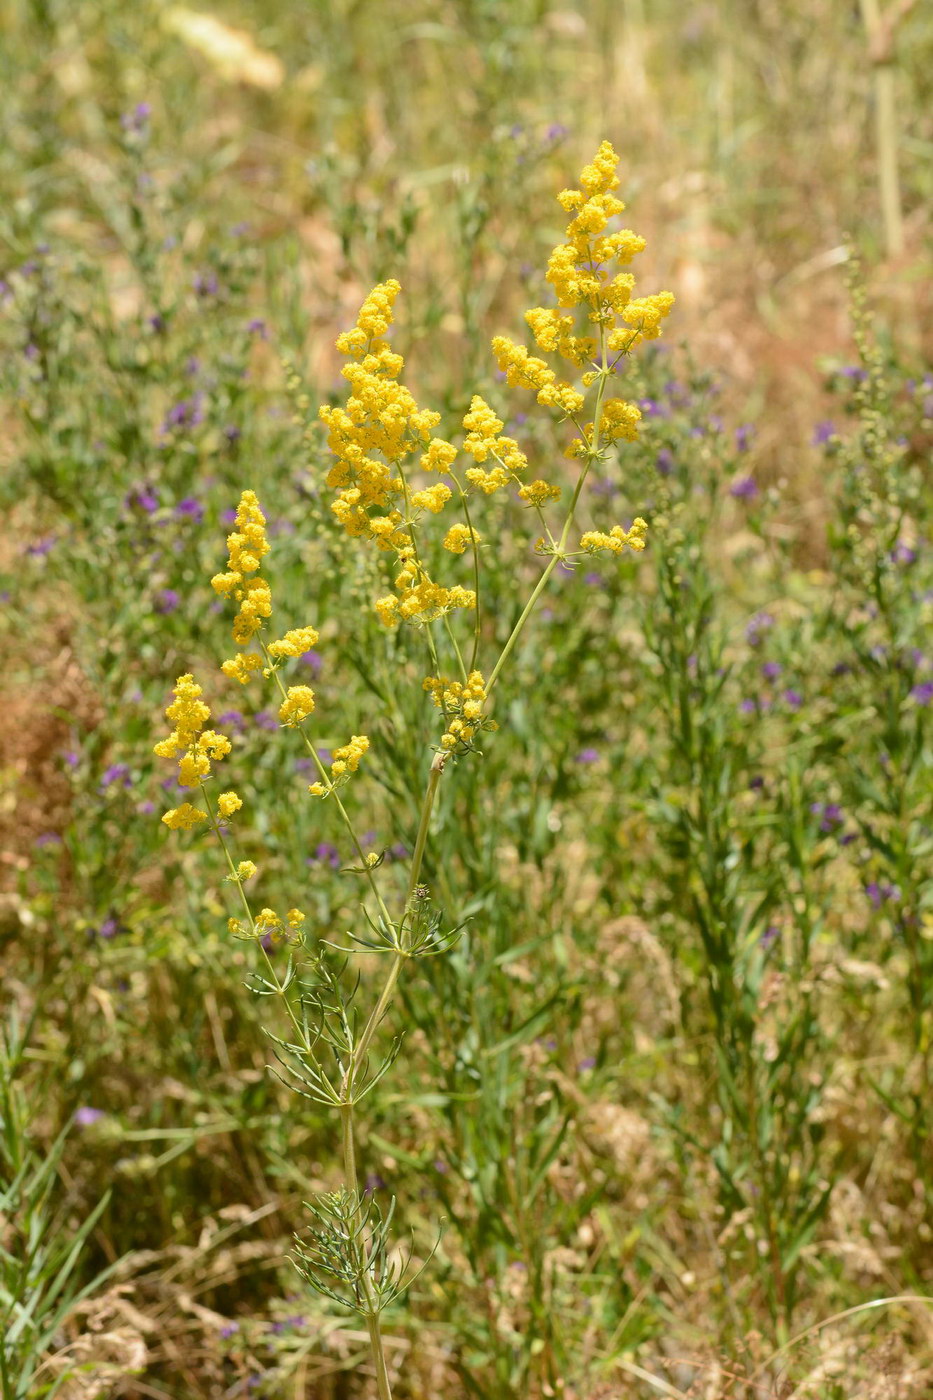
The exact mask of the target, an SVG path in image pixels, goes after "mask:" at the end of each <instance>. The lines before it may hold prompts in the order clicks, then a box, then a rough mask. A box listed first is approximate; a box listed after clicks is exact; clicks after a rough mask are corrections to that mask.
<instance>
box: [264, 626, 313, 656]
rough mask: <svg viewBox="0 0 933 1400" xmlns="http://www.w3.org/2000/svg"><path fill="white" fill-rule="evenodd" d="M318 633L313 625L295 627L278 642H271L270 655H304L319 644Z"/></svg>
mask: <svg viewBox="0 0 933 1400" xmlns="http://www.w3.org/2000/svg"><path fill="white" fill-rule="evenodd" d="M317 642H318V634H317V632H316V630H315V629H314V628H313V627H295V628H293V629H292V630H291V631H290V632H286V633H285V636H284V637H282V639H281V640H280V641H278V642H270V643H269V655H270V656H303V655H304V653H305V652H306V651H310V650H311V648H312V647H314V646H317Z"/></svg>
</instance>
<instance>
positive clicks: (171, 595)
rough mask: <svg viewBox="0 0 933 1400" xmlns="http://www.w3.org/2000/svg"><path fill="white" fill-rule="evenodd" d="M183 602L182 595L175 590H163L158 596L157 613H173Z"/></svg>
mask: <svg viewBox="0 0 933 1400" xmlns="http://www.w3.org/2000/svg"><path fill="white" fill-rule="evenodd" d="M180 602H181V594H180V593H178V592H177V591H176V590H175V589H174V588H162V589H160V590H159V592H158V593H157V594H156V604H155V608H156V612H160V613H172V612H174V611H175V609H176V608H177V607H178V605H179V603H180Z"/></svg>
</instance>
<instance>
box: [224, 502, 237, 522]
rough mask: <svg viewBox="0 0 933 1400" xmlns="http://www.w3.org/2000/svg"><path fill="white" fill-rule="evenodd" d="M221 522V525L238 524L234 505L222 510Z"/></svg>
mask: <svg viewBox="0 0 933 1400" xmlns="http://www.w3.org/2000/svg"><path fill="white" fill-rule="evenodd" d="M220 523H221V525H235V524H236V511H235V510H234V509H233V507H232V506H231V507H230V509H229V510H222V511H221V512H220Z"/></svg>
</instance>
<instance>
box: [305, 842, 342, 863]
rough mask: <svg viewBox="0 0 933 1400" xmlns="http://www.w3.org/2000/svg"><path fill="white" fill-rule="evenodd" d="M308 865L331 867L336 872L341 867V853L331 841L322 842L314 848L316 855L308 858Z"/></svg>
mask: <svg viewBox="0 0 933 1400" xmlns="http://www.w3.org/2000/svg"><path fill="white" fill-rule="evenodd" d="M306 863H307V864H308V865H329V866H330V867H331V869H332V870H336V869H337V868H338V866H339V865H340V852H339V851H338V850H337V847H336V846H332V845H331V843H330V842H329V841H320V842H319V843H318V844H317V846H315V848H314V855H313V856H308V859H307V862H306Z"/></svg>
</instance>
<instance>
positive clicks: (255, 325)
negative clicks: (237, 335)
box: [246, 316, 269, 340]
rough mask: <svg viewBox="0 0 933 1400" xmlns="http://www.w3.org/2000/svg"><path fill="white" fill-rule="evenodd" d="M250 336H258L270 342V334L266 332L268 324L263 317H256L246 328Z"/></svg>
mask: <svg viewBox="0 0 933 1400" xmlns="http://www.w3.org/2000/svg"><path fill="white" fill-rule="evenodd" d="M246 329H247V330H248V331H249V333H250V335H258V336H259V339H260V340H268V339H269V332H268V331H267V330H266V323H265V321H264V320H263V319H262V317H261V316H254V317H253V319H252V321H250V323H249V325H248V326H247V327H246Z"/></svg>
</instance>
